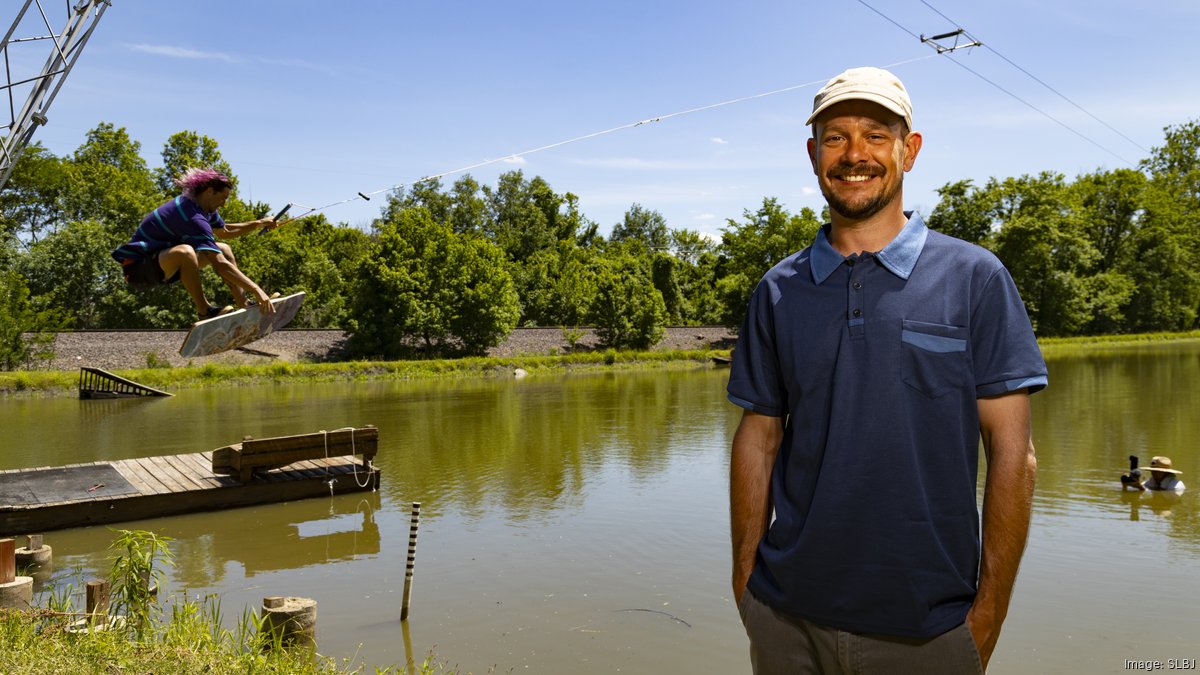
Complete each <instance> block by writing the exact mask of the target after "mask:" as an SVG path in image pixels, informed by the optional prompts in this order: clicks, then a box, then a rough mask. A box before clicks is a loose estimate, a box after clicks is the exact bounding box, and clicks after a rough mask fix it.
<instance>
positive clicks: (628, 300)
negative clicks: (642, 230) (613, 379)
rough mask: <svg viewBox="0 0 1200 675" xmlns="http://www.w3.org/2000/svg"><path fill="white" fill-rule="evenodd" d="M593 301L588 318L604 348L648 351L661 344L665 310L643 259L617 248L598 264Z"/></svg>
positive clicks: (665, 316)
mask: <svg viewBox="0 0 1200 675" xmlns="http://www.w3.org/2000/svg"><path fill="white" fill-rule="evenodd" d="M598 262H599V263H600V264H599V265H598V266H597V269H596V297H595V300H594V301H593V304H592V308H591V312H590V314H589V318H590V323H591V324H592V325H593V326H595V327H596V335H597V336H598V337H599V338H600V342H601V344H602V345H604V346H606V347H613V348H622V347H633V348H635V349H649V348H650V347H652V346H654V345H655V344H658V342H659V341H660V340H662V336H663V332H664V331H663V327H664V326H665V324H666V319H667V309H666V305H665V304H664V303H663V299H662V294H661V293H659V292H658V290H657V289H656V288H654V285H653V284H652V283H650V279H649V271H648V270H647V269H646V265H645V259H644V258H643V259H639V258H636V257H634V256H633V255H631V254H630V253H629V252H628V251H627V250H625V249H623V248H619V249H617V250H616V251H615V253H612V254H609V255H607V256H604V257H603V258H600V259H599V260H598Z"/></svg>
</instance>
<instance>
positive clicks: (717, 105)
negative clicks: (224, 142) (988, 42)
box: [292, 54, 937, 220]
mask: <svg viewBox="0 0 1200 675" xmlns="http://www.w3.org/2000/svg"><path fill="white" fill-rule="evenodd" d="M935 56H937V54H929V55H926V56H920V57H917V58H915V59H906V60H904V61H897V62H896V63H892V64H889V65H887V66H884V67H885V68H896V67H898V66H903V65H907V64H910V63H916V62H917V61H924V60H925V59H930V58H933V57H935ZM828 80H829V78H824V79H821V80H813V81H812V82H805V83H803V84H794V85H792V86H790V87H783V88H782V89H773V90H771V91H765V92H762V93H760V94H751V95H750V96H741V97H738V98H732V99H729V100H726V101H720V102H718V103H710V104H708V105H702V106H699V107H696V108H688V109H687V110H680V111H678V112H673V113H668V114H666V115H658V116H656V117H649V118H646V119H643V120H638V121H636V122H630V123H628V124H622V125H620V126H616V127H612V128H610V129H604V130H602V131H593V132H591V133H588V134H583V135H582V136H575V137H572V138H568V139H565V140H562V141H557V142H554V143H550V144H547V145H541V146H538V147H536V148H530V149H529V150H523V151H521V152H514V153H513V154H511V155H504V156H503V157H496V158H494V159H486V160H483V161H480V162H475V163H474V164H469V165H467V166H463V167H459V168H457V169H451V170H449V171H443V172H441V173H434V174H429V175H428V176H422V177H421V178H418V179H416V180H414V181H411V182H410V183H407V185H412V184H415V183H420V182H422V181H427V180H436V179H438V178H444V177H445V176H450V175H453V174H458V173H463V172H466V171H470V170H472V169H478V168H480V167H484V166H488V165H491V164H496V163H498V162H506V161H511V160H514V159H517V158H520V157H524V156H526V155H532V154H534V153H535V152H542V151H544V150H550V149H552V148H558V147H562V146H564V145H569V144H571V143H578V142H579V141H586V140H588V139H592V138H597V137H599V136H605V135H607V134H612V133H616V132H618V131H624V130H626V129H632V128H634V127H640V126H644V125H647V124H653V123H655V122H662V121H665V120H668V119H671V118H673V117H682V116H683V115H691V114H693V113H698V112H703V111H705V110H712V109H714V108H722V107H724V106H728V105H733V104H735V103H744V102H746V101H752V100H754V99H759V98H766V97H767V96H774V95H776V94H783V93H786V92H789V91H795V90H797V89H804V88H807V87H815V86H817V85H819V84H825V82H826V81H828ZM405 185H406V183H398V184H396V185H391V186H388V187H385V188H380V189H378V190H374V191H372V192H358V193H356V194H355V196H353V197H350V198H349V199H343V200H340V201H336V202H331V203H329V204H326V205H324V206H305V205H304V204H300V203H298V202H292V204H293V205H294V206H299V207H300V208H302V209H308V210H307V211H305V212H304V213H302V214H300V215H298V216H296V218H303V217H304V216H308V215H312V214H313V213H317V212H319V211H324V210H326V209H330V208H333V207H335V206H341V205H342V204H349V203H350V202H353V201H357V200H359V199H364V200H368V201H369V200H370V199H371V197H373V196H375V195H377V194H382V193H384V192H390V191H392V190H397V189H399V188H402V187H404V186H405ZM296 218H293V220H295V219H296Z"/></svg>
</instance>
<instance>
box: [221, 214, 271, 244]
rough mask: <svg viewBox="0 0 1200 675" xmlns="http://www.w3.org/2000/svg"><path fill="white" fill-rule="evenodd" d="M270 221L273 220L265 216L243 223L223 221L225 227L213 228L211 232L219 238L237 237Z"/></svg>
mask: <svg viewBox="0 0 1200 675" xmlns="http://www.w3.org/2000/svg"><path fill="white" fill-rule="evenodd" d="M271 222H273V221H271V219H270V218H266V219H261V220H251V221H249V222H245V223H225V227H219V228H215V229H213V234H215V235H217V236H218V237H220V238H221V239H237V238H238V237H243V236H245V235H247V234H250V233H251V232H253V231H255V230H257V229H259V228H261V227H263V226H265V225H268V224H270V223H271Z"/></svg>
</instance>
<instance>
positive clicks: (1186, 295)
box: [1130, 120, 1200, 330]
mask: <svg viewBox="0 0 1200 675" xmlns="http://www.w3.org/2000/svg"><path fill="white" fill-rule="evenodd" d="M1163 133H1164V142H1163V145H1161V146H1156V147H1154V148H1153V149H1152V151H1151V154H1150V157H1149V158H1147V159H1146V160H1145V161H1144V162H1143V163H1142V168H1143V170H1145V171H1146V172H1147V173H1149V175H1150V182H1149V185H1148V188H1147V192H1146V201H1145V204H1146V213H1145V217H1144V222H1145V225H1144V227H1143V228H1142V230H1141V231H1140V232H1139V233H1138V235H1137V236H1136V237H1135V238H1134V241H1133V242H1132V246H1133V247H1134V250H1135V253H1134V255H1135V256H1137V259H1138V261H1139V262H1140V265H1139V266H1138V268H1137V270H1136V271H1131V272H1130V276H1132V277H1134V278H1135V282H1136V283H1137V289H1138V290H1137V292H1136V293H1135V295H1134V298H1133V301H1132V302H1131V306H1130V316H1131V321H1132V326H1133V327H1134V328H1135V329H1136V330H1146V329H1147V328H1146V327H1147V326H1158V327H1159V328H1158V329H1159V330H1163V329H1165V330H1185V329H1189V328H1196V327H1200V273H1198V272H1197V271H1196V270H1197V267H1200V120H1191V121H1189V122H1186V123H1184V124H1181V125H1178V126H1174V127H1167V128H1166V129H1164V132H1163ZM1164 265H1167V267H1164Z"/></svg>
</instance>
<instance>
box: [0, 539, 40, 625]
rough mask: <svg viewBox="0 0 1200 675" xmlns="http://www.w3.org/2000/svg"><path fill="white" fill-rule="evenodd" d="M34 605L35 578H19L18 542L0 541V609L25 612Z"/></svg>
mask: <svg viewBox="0 0 1200 675" xmlns="http://www.w3.org/2000/svg"><path fill="white" fill-rule="evenodd" d="M32 603H33V577H19V576H17V542H16V541H14V540H12V539H0V608H3V609H16V610H20V611H25V610H28V609H29V608H30V606H31V605H32Z"/></svg>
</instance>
